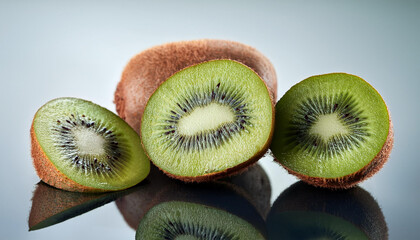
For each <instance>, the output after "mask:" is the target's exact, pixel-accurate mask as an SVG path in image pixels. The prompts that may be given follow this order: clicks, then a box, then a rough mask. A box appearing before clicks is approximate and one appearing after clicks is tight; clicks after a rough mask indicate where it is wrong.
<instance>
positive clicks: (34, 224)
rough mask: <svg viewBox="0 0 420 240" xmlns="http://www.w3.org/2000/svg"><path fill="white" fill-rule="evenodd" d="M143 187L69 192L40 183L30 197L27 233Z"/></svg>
mask: <svg viewBox="0 0 420 240" xmlns="http://www.w3.org/2000/svg"><path fill="white" fill-rule="evenodd" d="M142 187H143V183H142V184H139V185H137V186H135V187H132V188H129V189H126V190H124V191H118V192H110V193H80V192H69V191H65V190H61V189H57V188H54V187H51V186H49V185H48V184H46V183H44V182H42V181H40V182H39V183H37V184H36V189H35V191H34V193H33V197H32V206H31V211H30V213H29V220H28V225H29V231H32V230H38V229H41V228H45V227H49V226H51V225H54V224H57V223H60V222H64V221H66V220H68V219H70V218H73V217H76V216H79V215H81V214H83V213H86V212H89V211H91V210H93V209H95V208H98V207H100V206H103V205H105V204H107V203H110V202H112V201H114V200H115V199H117V198H119V197H121V196H124V195H125V194H129V193H132V192H133V191H136V190H137V189H140V188H142Z"/></svg>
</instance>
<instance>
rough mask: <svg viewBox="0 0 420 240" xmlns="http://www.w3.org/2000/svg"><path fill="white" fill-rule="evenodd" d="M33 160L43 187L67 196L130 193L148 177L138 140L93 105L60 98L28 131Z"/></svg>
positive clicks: (121, 123) (120, 122)
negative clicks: (124, 190)
mask: <svg viewBox="0 0 420 240" xmlns="http://www.w3.org/2000/svg"><path fill="white" fill-rule="evenodd" d="M30 132H31V143H32V150H31V151H32V158H33V163H34V166H35V169H36V171H37V173H38V176H39V177H40V178H41V180H43V181H44V182H45V183H47V184H49V185H51V186H54V187H57V188H60V189H64V190H68V191H78V192H103V191H117V190H122V189H126V188H129V187H131V186H134V185H136V184H138V183H139V182H141V181H142V180H143V179H144V178H145V177H146V176H147V175H148V173H149V170H150V162H149V160H148V158H147V156H146V155H145V153H144V151H143V149H142V146H141V141H140V137H139V135H138V134H137V133H136V132H135V131H134V130H133V129H132V128H131V127H130V126H129V125H128V124H127V123H126V122H124V121H123V120H122V119H121V118H119V117H118V116H117V115H115V114H114V113H112V112H110V111H109V110H107V109H105V108H102V107H100V106H98V105H96V104H94V103H92V102H89V101H86V100H82V99H77V98H58V99H54V100H51V101H49V102H48V103H46V104H45V105H44V106H42V107H41V108H40V109H39V110H38V111H37V113H36V114H35V117H34V119H33V122H32V126H31V131H30Z"/></svg>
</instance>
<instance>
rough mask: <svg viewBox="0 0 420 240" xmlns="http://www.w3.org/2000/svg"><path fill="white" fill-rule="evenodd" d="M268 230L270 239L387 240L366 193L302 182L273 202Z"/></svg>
mask: <svg viewBox="0 0 420 240" xmlns="http://www.w3.org/2000/svg"><path fill="white" fill-rule="evenodd" d="M267 230H268V236H269V239H378V240H379V239H381V240H382V239H388V227H387V224H386V222H385V218H384V215H383V213H382V211H381V209H380V207H379V205H378V203H377V202H376V201H375V199H374V198H373V197H372V196H371V195H370V194H369V193H368V192H367V191H365V190H364V189H362V188H360V187H354V188H351V189H345V190H330V189H323V188H316V187H313V186H310V185H308V184H306V183H304V182H302V181H299V182H297V183H295V184H293V185H292V186H290V187H289V188H287V189H286V190H285V191H284V192H282V193H281V194H280V196H279V197H278V198H277V199H276V200H275V202H274V204H273V206H272V208H271V210H270V213H269V215H268V218H267Z"/></svg>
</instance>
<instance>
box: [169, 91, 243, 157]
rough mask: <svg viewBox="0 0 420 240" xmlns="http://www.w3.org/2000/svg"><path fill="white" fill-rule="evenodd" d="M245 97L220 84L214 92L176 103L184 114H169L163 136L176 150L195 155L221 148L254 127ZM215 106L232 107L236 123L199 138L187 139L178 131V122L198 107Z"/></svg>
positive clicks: (187, 137) (196, 94)
mask: <svg viewBox="0 0 420 240" xmlns="http://www.w3.org/2000/svg"><path fill="white" fill-rule="evenodd" d="M242 96H243V93H242V92H241V91H239V90H237V89H224V88H223V86H221V85H220V83H218V84H217V85H216V87H215V88H214V89H212V90H211V89H209V91H207V92H203V91H201V92H199V93H195V94H193V95H190V96H188V97H186V98H185V99H183V100H180V101H179V102H177V103H176V105H177V106H178V108H179V110H180V111H174V110H169V112H168V117H167V119H165V124H163V125H162V130H163V131H162V134H163V135H164V136H167V141H169V146H171V147H172V149H173V150H183V151H192V150H194V149H205V148H210V147H218V146H220V145H221V144H223V142H224V141H227V139H229V137H230V136H231V135H233V134H237V133H239V131H240V130H244V129H246V128H248V127H250V126H251V122H250V118H251V117H250V116H249V115H248V109H247V108H246V106H247V105H246V103H244V98H243V97H242ZM213 102H216V103H219V104H221V105H225V106H229V107H230V108H231V109H232V110H233V111H234V113H235V121H234V122H233V123H227V124H224V125H222V126H220V127H219V128H218V129H214V130H210V131H206V132H204V133H200V134H197V135H195V136H183V135H182V134H180V133H179V132H178V131H177V127H176V126H177V124H178V121H179V120H180V119H181V118H182V117H183V116H185V115H188V114H189V113H190V112H191V111H192V110H193V109H195V108H196V107H204V106H207V105H209V104H211V103H213Z"/></svg>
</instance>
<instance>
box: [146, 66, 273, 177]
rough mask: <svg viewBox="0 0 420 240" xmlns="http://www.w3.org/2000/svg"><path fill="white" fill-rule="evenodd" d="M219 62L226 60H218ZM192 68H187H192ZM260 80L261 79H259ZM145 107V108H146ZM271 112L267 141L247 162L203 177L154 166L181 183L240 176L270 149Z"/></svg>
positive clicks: (271, 135) (271, 134) (271, 137)
mask: <svg viewBox="0 0 420 240" xmlns="http://www.w3.org/2000/svg"><path fill="white" fill-rule="evenodd" d="M219 60H226V59H219ZM210 61H214V60H210ZM210 61H207V62H210ZM233 61H234V60H233ZM234 62H238V61H234ZM202 63H204V62H201V63H197V64H194V65H192V66H196V65H200V64H202ZM238 63H240V62H238ZM240 64H242V65H244V64H243V63H240ZM192 66H188V67H192ZM244 66H245V67H247V68H248V69H250V70H251V71H253V72H254V73H256V72H255V71H254V70H253V69H252V68H250V67H248V66H246V65H244ZM188 67H186V68H188ZM182 70H183V69H180V70H179V71H177V72H175V73H173V74H172V75H175V74H176V73H178V72H180V71H182ZM172 75H171V76H172ZM257 75H258V74H257ZM171 76H169V77H171ZM260 79H261V77H260ZM261 80H262V79H261ZM262 82H263V83H264V85H265V86H266V88H267V90H268V92H270V90H269V88H268V87H267V84H266V82H265V81H263V80H262ZM162 83H163V82H162ZM156 90H157V89H155V90H154V92H153V93H152V95H153V94H154V93H155V92H156ZM152 95H150V96H152ZM269 97H270V99H271V102H273V98H272V96H271V94H269ZM146 106H147V103H146ZM146 106H145V108H146ZM271 112H272V118H271V130H270V134H269V136H268V139H267V141H266V142H265V144H264V146H263V147H262V148H261V150H260V151H259V152H257V153H256V154H255V155H254V156H253V157H251V158H250V159H248V160H247V161H245V162H243V163H241V164H239V165H236V166H234V167H232V168H228V169H225V170H223V171H219V172H212V173H208V174H204V175H199V176H178V175H174V174H172V173H170V172H168V171H165V170H163V169H161V168H160V167H159V166H157V165H156V164H155V166H157V167H158V168H159V169H160V170H161V171H163V172H164V173H165V174H166V175H168V176H169V177H171V178H174V179H178V180H181V181H183V182H208V181H212V180H216V179H220V178H224V177H229V176H233V175H236V174H240V173H242V172H244V171H246V170H247V168H248V167H249V166H251V165H253V164H255V163H256V162H257V161H258V160H260V159H261V158H262V157H263V156H264V154H265V153H266V152H267V150H268V148H269V147H270V144H271V140H272V139H273V134H274V124H275V116H276V114H275V105H274V104H271ZM142 118H143V116H142ZM140 136H141V132H140ZM141 144H142V146H143V149H144V152H145V153H146V155H147V157H148V158H149V159H150V161H151V162H152V163H153V160H152V159H151V158H150V156H149V153H148V152H147V149H146V148H145V147H144V143H143V138H141Z"/></svg>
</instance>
